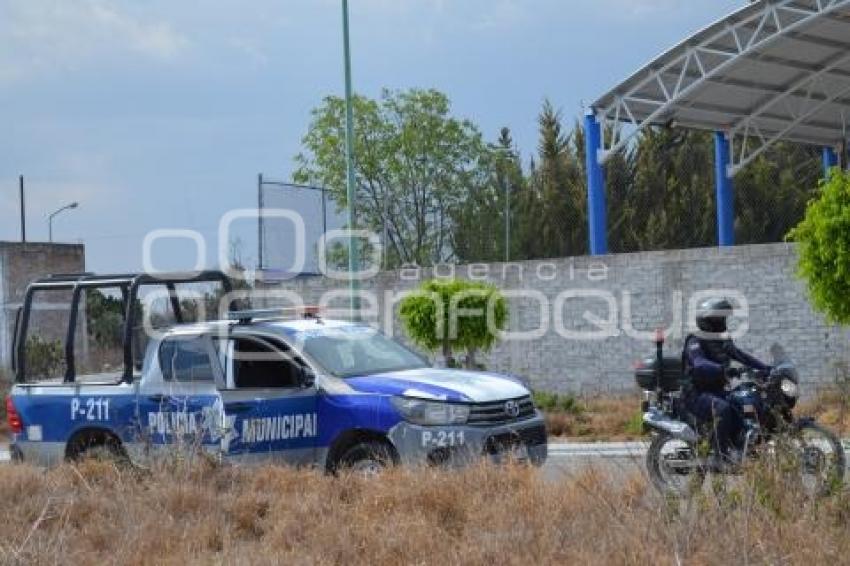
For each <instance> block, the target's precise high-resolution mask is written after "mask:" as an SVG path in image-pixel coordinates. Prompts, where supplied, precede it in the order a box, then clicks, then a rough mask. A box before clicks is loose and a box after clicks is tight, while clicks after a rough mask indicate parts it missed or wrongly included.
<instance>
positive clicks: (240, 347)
mask: <svg viewBox="0 0 850 566" xmlns="http://www.w3.org/2000/svg"><path fill="white" fill-rule="evenodd" d="M232 342H233V344H234V347H233V350H232V351H233V359H232V360H228V362H232V364H233V386H234V387H236V388H237V389H268V388H273V389H277V388H293V387H298V386H299V381H300V380H299V375H300V370H299V365H300V362H299V361H298V360H297V358H294V356H293V355H292V352H291V350H289V348H286V347H285V346H283V345H277V344H275V345H271V344H268V343H266V342H265V341H259V340H252V339H249V338H234V339H232ZM222 346H224V344H220V346H219V347H220V348H221V347H222Z"/></svg>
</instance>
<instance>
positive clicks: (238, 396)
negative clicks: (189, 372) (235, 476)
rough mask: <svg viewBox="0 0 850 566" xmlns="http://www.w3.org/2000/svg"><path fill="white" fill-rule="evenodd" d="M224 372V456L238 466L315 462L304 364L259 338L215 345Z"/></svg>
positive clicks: (311, 389) (310, 389) (311, 390)
mask: <svg viewBox="0 0 850 566" xmlns="http://www.w3.org/2000/svg"><path fill="white" fill-rule="evenodd" d="M217 342H218V352H219V356H220V359H221V361H222V367H224V369H225V371H224V373H225V387H224V388H222V389H221V391H220V394H221V398H222V401H223V404H224V415H225V421H226V422H227V426H226V432H225V435H224V437H223V438H222V448H223V451H224V452H225V453H226V454H228V455H229V456H231V457H233V458H235V459H238V460H263V459H272V460H278V461H283V462H287V463H292V464H311V463H313V462H314V461H315V450H316V438H317V428H318V427H317V422H316V421H317V415H316V394H317V390H316V387H315V385H314V384H310V385H309V386H304V385H303V384H302V381H303V380H302V375H303V372H302V369H301V368H302V367H304V362H303V361H302V360H301V359H300V358H298V356H296V355H294V353H293V352H292V350H291V349H290V348H289V347H288V346H287V345H286V344H284V343H283V342H281V341H278V340H275V339H272V338H267V337H259V336H247V335H245V336H232V337H229V338H226V339H219V340H218V341H217Z"/></svg>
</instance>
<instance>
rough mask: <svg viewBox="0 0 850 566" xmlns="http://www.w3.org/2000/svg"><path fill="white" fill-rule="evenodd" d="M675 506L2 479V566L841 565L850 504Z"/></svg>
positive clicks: (126, 475)
mask: <svg viewBox="0 0 850 566" xmlns="http://www.w3.org/2000/svg"><path fill="white" fill-rule="evenodd" d="M745 483H747V485H746V487H745V488H743V489H740V490H739V491H730V492H729V493H727V494H725V495H724V496H722V497H720V498H718V497H717V496H714V495H711V496H707V495H701V496H699V497H697V498H694V499H693V500H692V501H689V502H687V503H680V504H673V503H671V502H665V501H663V500H661V499H660V498H658V497H657V496H656V495H655V494H654V493H653V492H652V491H650V490H649V488H647V486H646V483H645V481H644V480H643V478H641V477H635V478H632V479H630V480H627V481H623V478H622V477H620V478H618V479H617V480H616V481H615V480H609V479H606V478H605V477H604V476H603V475H601V474H600V473H599V472H594V471H587V472H582V473H581V474H579V475H576V476H574V477H569V478H564V479H563V480H562V481H552V480H551V479H549V480H547V479H544V477H543V475H542V474H541V473H540V472H538V471H536V470H533V469H527V468H524V467H507V468H494V467H489V466H481V467H476V468H472V469H468V470H465V471H461V472H441V471H434V470H419V471H409V470H408V471H405V470H395V471H392V472H389V473H387V474H385V475H384V476H382V477H380V478H377V479H367V478H362V477H359V476H348V477H339V478H334V477H328V476H325V475H322V474H320V473H318V472H314V471H310V470H293V469H287V468H278V467H262V468H247V469H240V468H233V467H220V466H217V465H214V464H210V463H200V464H195V465H186V464H182V463H172V464H170V465H162V466H160V467H158V469H156V470H155V471H146V472H139V471H133V470H127V469H122V468H119V467H116V466H115V465H113V464H111V463H108V462H97V461H91V462H86V463H83V464H81V465H79V466H71V465H66V466H63V467H59V468H56V469H53V470H50V471H43V470H38V469H33V468H30V467H26V466H5V467H0V500H2V501H3V504H4V508H5V510H6V520H5V521H3V522H2V523H0V562H2V563H3V564H27V565H30V564H34V565H40V564H121V565H133V564H181V565H182V564H340V565H349V564H370V565H384V564H387V565H390V564H392V565H396V564H439V565H441V566H443V565H448V564H481V565H488V566H493V565H501V564H518V565H520V564H521V565H527V564H605V565H610V564H718V565H721V564H722V565H726V564H738V563H753V564H805V565H807V566H808V565H811V564H830V563H831V564H840V563H848V561H850V537H848V536H847V532H848V526H850V525H849V524H848V521H850V497H848V496H847V494H839V495H837V496H835V497H834V498H832V499H829V500H821V501H810V500H807V499H806V498H805V497H803V496H802V495H799V494H798V493H797V492H796V490H794V489H793V488H789V485H788V484H786V483H784V481H783V480H781V479H779V480H777V479H775V478H774V479H771V478H765V477H754V479H752V481H751V480H749V479H748V480H746V482H745Z"/></svg>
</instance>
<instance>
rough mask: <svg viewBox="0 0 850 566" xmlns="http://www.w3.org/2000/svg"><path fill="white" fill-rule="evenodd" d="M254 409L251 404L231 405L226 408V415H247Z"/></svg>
mask: <svg viewBox="0 0 850 566" xmlns="http://www.w3.org/2000/svg"><path fill="white" fill-rule="evenodd" d="M251 408H252V405H251V404H250V403H230V404H227V405H225V406H224V412H225V413H247V412H248V411H250V410H251Z"/></svg>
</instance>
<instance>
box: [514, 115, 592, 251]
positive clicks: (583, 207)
mask: <svg viewBox="0 0 850 566" xmlns="http://www.w3.org/2000/svg"><path fill="white" fill-rule="evenodd" d="M538 124H539V129H540V141H539V143H538V148H537V153H538V160H537V161H536V163H535V166H534V167H533V168H532V171H531V174H530V176H529V183H530V184H531V186H532V189H531V190H530V191H529V192H528V194H527V195H526V202H525V203H524V206H523V207H522V210H523V213H524V216H525V217H524V219H523V229H522V237H523V239H524V241H525V245H524V246H523V247H524V248H525V249H526V250H527V251H528V252H529V259H534V258H545V257H565V256H569V255H581V254H584V253H585V251H586V249H587V222H586V218H587V198H586V196H585V195H586V189H585V187H586V184H585V180H584V178H583V167H582V166H581V165H580V164H579V158H578V153H577V151H576V145H577V144H576V143H575V142H576V138H575V137H574V136H573V135H569V134H565V133H564V132H563V128H562V124H561V113H560V112H559V111H558V110H556V109H555V108H554V107H553V106H552V104H551V103H550V102H549V101H548V100H547V101H545V102H544V103H543V109H542V111H541V112H540V116H539V117H538Z"/></svg>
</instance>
